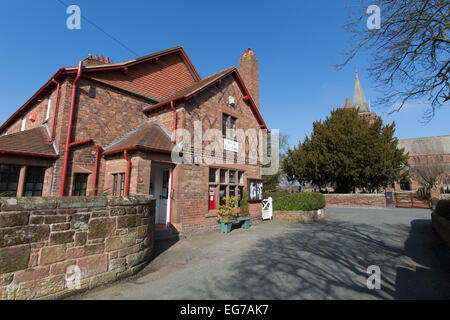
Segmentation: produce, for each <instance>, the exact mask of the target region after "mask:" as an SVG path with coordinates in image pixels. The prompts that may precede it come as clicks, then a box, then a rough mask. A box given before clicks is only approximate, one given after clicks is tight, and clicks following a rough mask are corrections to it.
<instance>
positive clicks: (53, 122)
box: [50, 78, 61, 142]
mask: <svg viewBox="0 0 450 320" xmlns="http://www.w3.org/2000/svg"><path fill="white" fill-rule="evenodd" d="M52 82H53V83H55V84H56V85H57V87H56V101H55V108H54V109H53V121H52V133H51V136H50V142H53V139H54V138H55V123H56V114H57V112H58V104H59V90H60V88H61V83H59V82H58V81H56V80H55V79H54V78H53V79H52Z"/></svg>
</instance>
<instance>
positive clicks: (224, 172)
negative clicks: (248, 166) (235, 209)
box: [208, 168, 244, 210]
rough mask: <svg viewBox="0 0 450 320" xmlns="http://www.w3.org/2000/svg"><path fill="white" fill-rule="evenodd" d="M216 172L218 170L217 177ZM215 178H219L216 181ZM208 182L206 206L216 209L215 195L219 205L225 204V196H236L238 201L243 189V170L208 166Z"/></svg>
mask: <svg viewBox="0 0 450 320" xmlns="http://www.w3.org/2000/svg"><path fill="white" fill-rule="evenodd" d="M217 172H219V177H217ZM217 180H219V181H218V183H217ZM209 183H210V185H209V190H208V192H209V196H208V201H209V203H208V207H209V209H210V210H214V209H216V203H215V201H216V200H215V199H216V198H217V197H218V198H219V200H218V203H219V205H223V204H225V201H224V200H223V198H225V197H237V198H238V201H239V203H240V201H241V199H242V193H243V190H244V186H243V184H244V171H237V170H230V169H223V168H210V169H209ZM212 202H214V203H212Z"/></svg>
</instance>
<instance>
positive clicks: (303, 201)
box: [273, 192, 326, 211]
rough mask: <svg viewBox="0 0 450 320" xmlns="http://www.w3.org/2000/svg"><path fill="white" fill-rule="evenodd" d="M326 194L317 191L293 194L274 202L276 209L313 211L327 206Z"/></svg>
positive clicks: (274, 208)
mask: <svg viewBox="0 0 450 320" xmlns="http://www.w3.org/2000/svg"><path fill="white" fill-rule="evenodd" d="M325 205H326V202H325V196H324V195H323V194H321V193H317V192H304V193H296V194H291V195H288V196H285V197H282V198H279V199H275V200H274V202H273V210H274V211H311V210H318V209H322V208H325Z"/></svg>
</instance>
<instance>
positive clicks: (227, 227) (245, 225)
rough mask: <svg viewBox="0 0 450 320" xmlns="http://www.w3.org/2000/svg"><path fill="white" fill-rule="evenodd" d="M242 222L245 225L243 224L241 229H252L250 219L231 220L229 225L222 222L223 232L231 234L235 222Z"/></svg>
mask: <svg viewBox="0 0 450 320" xmlns="http://www.w3.org/2000/svg"><path fill="white" fill-rule="evenodd" d="M242 221H243V223H242V224H241V228H242V229H249V228H250V221H251V219H250V218H236V219H233V220H230V221H229V222H227V223H225V222H223V221H222V222H221V224H222V232H223V233H229V232H231V227H232V225H233V222H242Z"/></svg>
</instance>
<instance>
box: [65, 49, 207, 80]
mask: <svg viewBox="0 0 450 320" xmlns="http://www.w3.org/2000/svg"><path fill="white" fill-rule="evenodd" d="M176 52H180V53H181V54H182V56H183V57H184V58H185V60H186V62H187V64H188V66H189V68H190V69H192V72H193V73H194V76H195V77H196V78H197V81H199V80H201V77H200V75H199V74H198V72H197V70H196V69H195V68H194V65H193V64H192V62H191V60H190V59H189V57H188V56H187V54H186V52H185V51H184V49H183V48H182V47H177V48H175V49H173V50H170V51H166V52H163V53H160V54H157V55H152V56H149V57H147V58H145V59H141V60H138V61H133V62H129V63H126V64H122V65H119V66H104V67H92V68H86V69H85V70H84V73H87V72H97V71H106V70H118V69H119V70H120V69H122V70H123V69H125V68H130V67H132V66H135V65H137V64H140V63H143V62H147V61H151V60H154V59H157V58H160V57H162V56H165V55H168V54H172V53H176ZM66 73H67V74H74V73H76V70H67V71H66Z"/></svg>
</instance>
